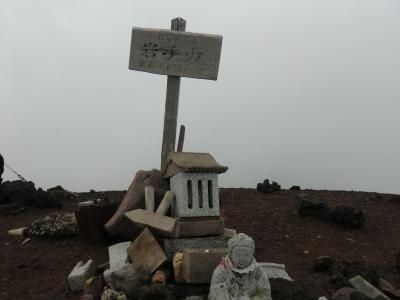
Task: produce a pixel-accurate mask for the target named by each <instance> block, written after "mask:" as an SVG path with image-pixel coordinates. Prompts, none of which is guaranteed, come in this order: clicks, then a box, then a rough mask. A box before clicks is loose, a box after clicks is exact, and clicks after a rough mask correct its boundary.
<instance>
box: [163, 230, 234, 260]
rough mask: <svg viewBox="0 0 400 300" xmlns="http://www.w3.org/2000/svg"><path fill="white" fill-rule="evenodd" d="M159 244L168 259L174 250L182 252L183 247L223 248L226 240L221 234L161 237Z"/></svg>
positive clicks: (225, 245) (170, 258) (171, 256)
mask: <svg viewBox="0 0 400 300" xmlns="http://www.w3.org/2000/svg"><path fill="white" fill-rule="evenodd" d="M161 246H162V248H163V249H164V252H165V254H166V255H167V258H168V259H169V260H172V258H173V256H174V254H175V253H176V252H183V250H184V249H225V248H228V240H227V239H226V238H225V237H224V236H222V235H219V236H212V237H198V238H182V239H167V238H163V239H161Z"/></svg>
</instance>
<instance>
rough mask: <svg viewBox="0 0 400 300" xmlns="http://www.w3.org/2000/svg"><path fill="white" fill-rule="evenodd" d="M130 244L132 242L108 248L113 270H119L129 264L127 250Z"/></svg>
mask: <svg viewBox="0 0 400 300" xmlns="http://www.w3.org/2000/svg"><path fill="white" fill-rule="evenodd" d="M130 244H131V242H123V243H118V244H114V245H112V246H110V247H108V256H109V259H110V269H111V270H116V269H119V268H121V267H122V266H123V265H124V264H125V263H127V262H128V254H127V253H126V249H128V247H129V245H130Z"/></svg>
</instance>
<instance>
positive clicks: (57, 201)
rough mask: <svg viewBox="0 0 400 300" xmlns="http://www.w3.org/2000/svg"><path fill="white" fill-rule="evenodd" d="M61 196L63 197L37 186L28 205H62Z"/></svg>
mask: <svg viewBox="0 0 400 300" xmlns="http://www.w3.org/2000/svg"><path fill="white" fill-rule="evenodd" d="M56 193H58V192H56ZM62 198H63V197H54V196H53V195H52V194H51V193H48V192H45V191H43V190H42V189H41V188H38V190H37V191H36V193H35V197H34V198H33V199H32V202H31V203H30V205H32V206H36V207H62V200H63V199H62Z"/></svg>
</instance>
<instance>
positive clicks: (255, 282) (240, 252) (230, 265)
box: [208, 233, 272, 300]
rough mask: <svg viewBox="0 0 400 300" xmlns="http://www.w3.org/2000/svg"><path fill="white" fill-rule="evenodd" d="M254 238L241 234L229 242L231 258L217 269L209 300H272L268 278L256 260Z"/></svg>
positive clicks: (225, 258)
mask: <svg viewBox="0 0 400 300" xmlns="http://www.w3.org/2000/svg"><path fill="white" fill-rule="evenodd" d="M254 252H255V244H254V241H253V239H252V238H251V237H249V236H247V235H246V234H244V233H239V234H237V235H235V236H234V237H233V238H231V239H230V240H229V242H228V255H227V256H226V257H224V258H223V259H222V261H221V263H220V264H219V265H218V267H217V268H216V269H215V270H214V273H213V276H212V278H211V286H210V294H209V296H208V299H209V300H272V298H271V288H270V285H269V281H268V278H267V275H266V274H265V273H264V271H263V270H262V268H261V267H260V266H259V265H258V264H257V262H256V260H255V259H254Z"/></svg>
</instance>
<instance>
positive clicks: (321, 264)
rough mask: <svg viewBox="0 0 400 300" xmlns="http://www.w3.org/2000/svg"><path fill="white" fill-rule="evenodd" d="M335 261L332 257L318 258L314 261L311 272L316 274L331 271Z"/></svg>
mask: <svg viewBox="0 0 400 300" xmlns="http://www.w3.org/2000/svg"><path fill="white" fill-rule="evenodd" d="M334 263H335V259H334V258H333V257H332V256H320V257H318V258H316V259H315V260H314V265H313V270H314V271H316V272H326V271H329V270H330V269H331V267H332V266H333V264H334Z"/></svg>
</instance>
